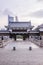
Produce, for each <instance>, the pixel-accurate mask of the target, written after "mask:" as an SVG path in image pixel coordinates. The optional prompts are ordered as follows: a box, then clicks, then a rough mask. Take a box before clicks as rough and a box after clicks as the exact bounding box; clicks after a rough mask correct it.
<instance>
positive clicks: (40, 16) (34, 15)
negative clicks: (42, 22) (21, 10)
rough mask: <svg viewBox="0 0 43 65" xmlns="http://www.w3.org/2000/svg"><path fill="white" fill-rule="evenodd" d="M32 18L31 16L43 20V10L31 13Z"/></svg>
mask: <svg viewBox="0 0 43 65" xmlns="http://www.w3.org/2000/svg"><path fill="white" fill-rule="evenodd" d="M30 16H31V17H36V18H37V17H38V18H42V17H43V9H42V10H39V11H36V12H33V13H31V14H30Z"/></svg>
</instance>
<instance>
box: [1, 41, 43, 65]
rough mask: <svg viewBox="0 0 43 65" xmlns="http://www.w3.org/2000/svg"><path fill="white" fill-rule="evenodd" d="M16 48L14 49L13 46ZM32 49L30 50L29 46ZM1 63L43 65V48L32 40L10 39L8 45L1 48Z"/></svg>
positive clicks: (2, 64) (7, 64) (3, 64)
mask: <svg viewBox="0 0 43 65" xmlns="http://www.w3.org/2000/svg"><path fill="white" fill-rule="evenodd" d="M14 46H15V47H16V50H15V51H13V47H14ZM30 46H31V47H32V50H31V51H29V47H30ZM0 65H43V48H39V47H38V46H36V45H34V44H33V43H31V42H30V41H23V40H17V41H14V40H12V41H10V42H9V43H8V45H7V46H5V47H4V48H0Z"/></svg>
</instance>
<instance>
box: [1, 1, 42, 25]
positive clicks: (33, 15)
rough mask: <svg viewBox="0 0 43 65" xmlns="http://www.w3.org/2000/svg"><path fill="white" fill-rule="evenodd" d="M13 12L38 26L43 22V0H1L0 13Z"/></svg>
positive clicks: (19, 17)
mask: <svg viewBox="0 0 43 65" xmlns="http://www.w3.org/2000/svg"><path fill="white" fill-rule="evenodd" d="M1 13H3V14H6V13H7V14H12V15H14V16H16V15H17V16H18V19H19V20H22V21H25V20H26V21H29V20H31V22H32V24H33V25H35V26H37V25H40V24H42V23H43V0H0V14H1Z"/></svg>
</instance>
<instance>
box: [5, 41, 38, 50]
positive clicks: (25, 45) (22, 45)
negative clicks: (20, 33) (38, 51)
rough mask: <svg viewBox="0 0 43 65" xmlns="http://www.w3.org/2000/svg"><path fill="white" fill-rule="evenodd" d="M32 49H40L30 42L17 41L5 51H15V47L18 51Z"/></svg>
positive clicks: (11, 43) (10, 44)
mask: <svg viewBox="0 0 43 65" xmlns="http://www.w3.org/2000/svg"><path fill="white" fill-rule="evenodd" d="M30 46H31V47H32V48H39V47H38V46H36V45H35V44H34V43H32V42H30V41H23V40H17V41H12V42H10V43H9V44H8V45H7V46H6V47H5V49H13V47H16V49H29V47H30Z"/></svg>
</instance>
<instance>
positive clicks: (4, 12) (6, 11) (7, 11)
mask: <svg viewBox="0 0 43 65" xmlns="http://www.w3.org/2000/svg"><path fill="white" fill-rule="evenodd" d="M3 14H4V15H14V14H13V13H12V12H11V11H10V10H8V9H5V10H4V11H3Z"/></svg>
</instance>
